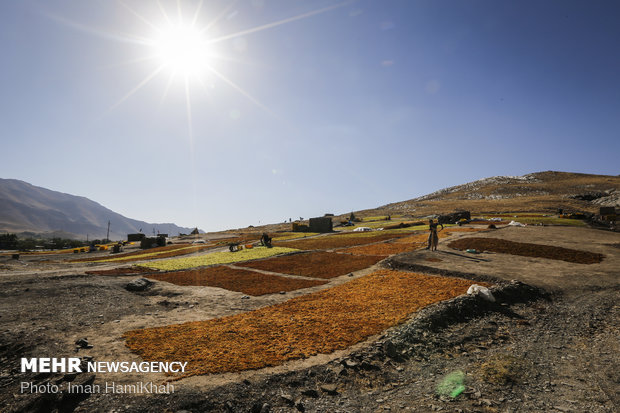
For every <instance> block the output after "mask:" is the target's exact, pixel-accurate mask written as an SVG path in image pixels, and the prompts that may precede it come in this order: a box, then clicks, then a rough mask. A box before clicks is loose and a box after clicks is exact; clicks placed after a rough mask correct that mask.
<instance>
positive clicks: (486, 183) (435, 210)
mask: <svg viewBox="0 0 620 413" xmlns="http://www.w3.org/2000/svg"><path fill="white" fill-rule="evenodd" d="M600 206H620V176H611V175H590V174H579V173H570V172H554V171H547V172H537V173H532V174H528V175H523V176H494V177H491V178H485V179H481V180H478V181H474V182H470V183H467V184H464V185H458V186H453V187H450V188H445V189H442V190H439V191H436V192H433V193H431V194H428V195H425V196H422V197H419V198H414V199H410V200H408V201H402V202H396V203H393V204H388V205H384V206H381V207H379V208H375V209H370V210H364V211H360V215H361V216H371V215H385V214H410V215H412V216H425V215H430V214H440V213H447V212H452V211H456V210H469V211H472V212H474V213H502V212H534V211H536V212H550V213H555V212H557V210H558V208H562V209H564V210H565V211H567V212H568V211H585V212H592V213H596V212H598V210H599V207H600Z"/></svg>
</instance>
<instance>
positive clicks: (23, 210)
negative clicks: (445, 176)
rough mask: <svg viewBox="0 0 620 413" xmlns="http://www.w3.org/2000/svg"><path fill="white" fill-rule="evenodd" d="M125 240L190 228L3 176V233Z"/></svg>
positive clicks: (0, 198)
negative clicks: (133, 215) (155, 221)
mask: <svg viewBox="0 0 620 413" xmlns="http://www.w3.org/2000/svg"><path fill="white" fill-rule="evenodd" d="M108 221H110V222H111V225H110V239H113V240H114V239H124V238H125V237H126V236H127V234H128V233H134V232H138V231H139V230H140V229H142V230H143V232H145V233H146V234H149V233H152V231H153V229H154V230H155V231H156V232H161V233H168V234H171V235H177V234H178V233H179V232H182V233H189V232H190V231H192V229H191V228H183V227H179V226H177V225H175V224H168V223H166V224H151V223H147V222H144V221H138V220H135V219H130V218H126V217H124V216H122V215H120V214H118V213H116V212H114V211H112V210H110V209H108V208H106V207H104V206H102V205H100V204H98V203H97V202H94V201H91V200H90V199H88V198H85V197H81V196H75V195H69V194H64V193H62V192H57V191H51V190H49V189H45V188H41V187H37V186H34V185H31V184H29V183H27V182H23V181H19V180H16V179H0V232H17V233H20V232H33V233H62V234H64V236H67V235H72V236H74V237H75V238H86V235H87V234H88V235H89V237H90V238H91V239H93V238H105V236H106V232H107V226H108Z"/></svg>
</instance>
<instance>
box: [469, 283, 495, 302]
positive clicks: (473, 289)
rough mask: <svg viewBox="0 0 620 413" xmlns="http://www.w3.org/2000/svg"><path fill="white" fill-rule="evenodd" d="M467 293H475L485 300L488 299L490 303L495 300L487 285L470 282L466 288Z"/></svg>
mask: <svg viewBox="0 0 620 413" xmlns="http://www.w3.org/2000/svg"><path fill="white" fill-rule="evenodd" d="M467 294H469V295H473V294H477V295H479V296H480V297H482V299H484V300H486V301H489V302H492V303H494V302H495V297H493V294H492V293H491V291H490V290H489V289H488V288H487V287H483V286H481V285H478V284H472V285H471V286H470V287H469V289H467Z"/></svg>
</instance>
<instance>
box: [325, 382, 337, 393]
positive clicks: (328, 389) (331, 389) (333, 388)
mask: <svg viewBox="0 0 620 413" xmlns="http://www.w3.org/2000/svg"><path fill="white" fill-rule="evenodd" d="M321 390H322V391H324V392H325V393H327V394H330V395H336V394H338V386H336V385H335V384H323V385H321Z"/></svg>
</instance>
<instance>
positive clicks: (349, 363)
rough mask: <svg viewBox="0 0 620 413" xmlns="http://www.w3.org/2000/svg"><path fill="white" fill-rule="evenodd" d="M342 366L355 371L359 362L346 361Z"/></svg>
mask: <svg viewBox="0 0 620 413" xmlns="http://www.w3.org/2000/svg"><path fill="white" fill-rule="evenodd" d="M342 365H343V366H345V367H346V368H348V369H354V368H356V367H357V362H355V361H353V360H349V359H344V360H343V361H342Z"/></svg>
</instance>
